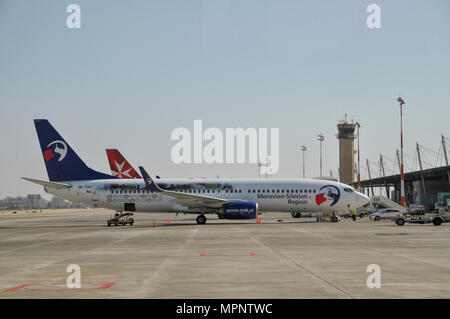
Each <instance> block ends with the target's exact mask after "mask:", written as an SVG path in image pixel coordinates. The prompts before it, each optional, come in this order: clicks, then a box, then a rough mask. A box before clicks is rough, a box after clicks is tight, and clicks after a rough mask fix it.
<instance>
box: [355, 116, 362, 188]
mask: <svg viewBox="0 0 450 319" xmlns="http://www.w3.org/2000/svg"><path fill="white" fill-rule="evenodd" d="M356 127H357V128H358V131H357V132H358V133H357V134H358V142H357V143H358V190H359V189H360V188H361V174H360V172H361V170H360V168H361V166H360V156H359V128H360V127H361V124H359V122H356Z"/></svg>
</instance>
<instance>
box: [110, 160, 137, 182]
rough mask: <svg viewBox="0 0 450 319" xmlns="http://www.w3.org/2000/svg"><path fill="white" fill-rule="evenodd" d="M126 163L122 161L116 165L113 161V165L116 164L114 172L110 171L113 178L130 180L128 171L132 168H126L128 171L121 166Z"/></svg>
mask: <svg viewBox="0 0 450 319" xmlns="http://www.w3.org/2000/svg"><path fill="white" fill-rule="evenodd" d="M126 163H127V162H126V161H123V162H122V164H119V163H117V162H116V161H114V164H116V170H111V172H112V173H113V174H114V176H116V177H119V178H132V177H131V175H130V171H131V169H132V167H129V168H128V167H126V168H128V169H125V168H124V167H123V166H124V165H125V164H126ZM127 166H129V165H127Z"/></svg>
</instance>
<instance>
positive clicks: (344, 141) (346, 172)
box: [337, 115, 356, 184]
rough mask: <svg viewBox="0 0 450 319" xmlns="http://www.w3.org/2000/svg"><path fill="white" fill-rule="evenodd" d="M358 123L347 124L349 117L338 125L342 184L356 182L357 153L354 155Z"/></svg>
mask: <svg viewBox="0 0 450 319" xmlns="http://www.w3.org/2000/svg"><path fill="white" fill-rule="evenodd" d="M355 127H356V123H353V121H352V122H351V123H349V122H347V115H345V120H344V121H340V122H339V123H338V125H337V128H338V132H339V133H338V135H337V138H338V140H339V177H340V182H341V183H344V184H348V183H351V182H354V181H355V153H354V139H355V137H356V136H355Z"/></svg>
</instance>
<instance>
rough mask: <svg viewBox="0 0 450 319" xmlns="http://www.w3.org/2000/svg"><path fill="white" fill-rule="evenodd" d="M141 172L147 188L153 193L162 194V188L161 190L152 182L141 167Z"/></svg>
mask: <svg viewBox="0 0 450 319" xmlns="http://www.w3.org/2000/svg"><path fill="white" fill-rule="evenodd" d="M139 170H140V171H141V175H142V178H143V179H144V181H145V187H146V188H147V189H148V190H150V191H152V192H161V191H162V190H161V188H159V186H158V185H156V183H155V182H154V181H153V180H152V178H151V177H150V175H148V173H147V171H146V170H145V169H144V168H143V167H142V166H139Z"/></svg>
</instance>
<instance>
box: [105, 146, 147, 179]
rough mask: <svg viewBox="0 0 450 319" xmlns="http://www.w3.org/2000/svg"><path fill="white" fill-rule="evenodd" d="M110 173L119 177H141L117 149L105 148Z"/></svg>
mask: <svg viewBox="0 0 450 319" xmlns="http://www.w3.org/2000/svg"><path fill="white" fill-rule="evenodd" d="M106 155H107V156H108V161H109V167H110V168H111V174H112V175H114V176H116V177H119V178H142V177H141V176H140V175H139V174H138V173H137V172H136V171H135V169H134V168H133V166H131V165H130V163H128V161H127V160H126V159H125V157H123V156H122V154H121V153H120V152H119V150H117V149H107V150H106Z"/></svg>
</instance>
